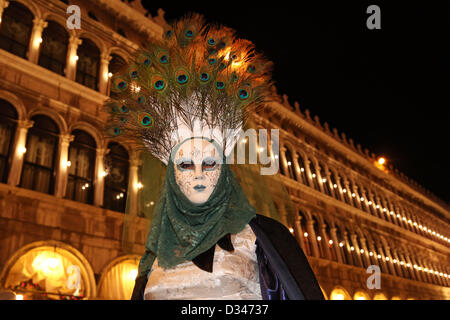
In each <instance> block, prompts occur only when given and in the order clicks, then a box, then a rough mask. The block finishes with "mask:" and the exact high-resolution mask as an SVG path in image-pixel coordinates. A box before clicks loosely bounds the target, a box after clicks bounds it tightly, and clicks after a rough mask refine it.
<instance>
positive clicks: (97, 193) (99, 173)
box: [94, 148, 108, 207]
mask: <svg viewBox="0 0 450 320" xmlns="http://www.w3.org/2000/svg"><path fill="white" fill-rule="evenodd" d="M107 150H108V149H104V148H97V155H96V158H95V171H94V172H95V176H94V205H95V206H98V207H101V206H103V193H104V191H105V175H104V171H105V164H104V158H105V155H106V153H107Z"/></svg>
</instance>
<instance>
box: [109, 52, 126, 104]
mask: <svg viewBox="0 0 450 320" xmlns="http://www.w3.org/2000/svg"><path fill="white" fill-rule="evenodd" d="M126 64H127V62H126V61H125V60H124V59H123V58H122V57H121V56H119V55H117V54H112V55H111V61H110V62H109V72H110V73H111V74H113V75H114V74H116V73H117V72H120V71H123V68H124V67H125V66H126ZM110 83H111V81H110ZM109 89H111V85H110V88H109ZM109 96H110V97H111V98H113V99H114V98H115V96H117V93H115V92H114V91H111V90H110V92H109Z"/></svg>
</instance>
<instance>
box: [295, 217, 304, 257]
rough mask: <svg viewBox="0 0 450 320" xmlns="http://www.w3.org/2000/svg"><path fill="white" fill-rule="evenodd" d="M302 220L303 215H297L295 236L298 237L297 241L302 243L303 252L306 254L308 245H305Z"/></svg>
mask: <svg viewBox="0 0 450 320" xmlns="http://www.w3.org/2000/svg"><path fill="white" fill-rule="evenodd" d="M301 221H302V217H300V216H299V215H297V216H296V218H295V220H294V229H295V237H296V238H297V241H298V243H299V244H300V247H301V248H302V250H303V252H304V253H305V254H306V247H305V242H304V236H303V230H302V223H301Z"/></svg>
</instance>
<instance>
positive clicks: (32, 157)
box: [20, 115, 59, 194]
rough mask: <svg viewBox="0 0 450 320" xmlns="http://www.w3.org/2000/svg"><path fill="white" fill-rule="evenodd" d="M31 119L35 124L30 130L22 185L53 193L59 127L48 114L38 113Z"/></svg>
mask: <svg viewBox="0 0 450 320" xmlns="http://www.w3.org/2000/svg"><path fill="white" fill-rule="evenodd" d="M31 120H32V121H34V125H33V127H32V128H30V129H29V130H28V135H27V145H26V152H25V158H24V163H23V168H22V177H21V182H20V186H21V187H22V188H26V189H31V190H36V191H40V192H43V193H48V194H53V188H54V180H55V168H54V166H55V158H56V155H57V153H58V141H59V129H58V127H57V125H56V123H55V122H54V121H53V120H52V119H50V118H49V117H47V116H43V115H37V116H34V117H33V118H31Z"/></svg>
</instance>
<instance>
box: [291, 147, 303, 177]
mask: <svg viewBox="0 0 450 320" xmlns="http://www.w3.org/2000/svg"><path fill="white" fill-rule="evenodd" d="M292 161H294V174H295V177H296V178H297V181H298V182H300V183H302V173H301V171H300V165H299V164H298V153H297V152H295V153H294V155H293V159H292Z"/></svg>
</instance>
